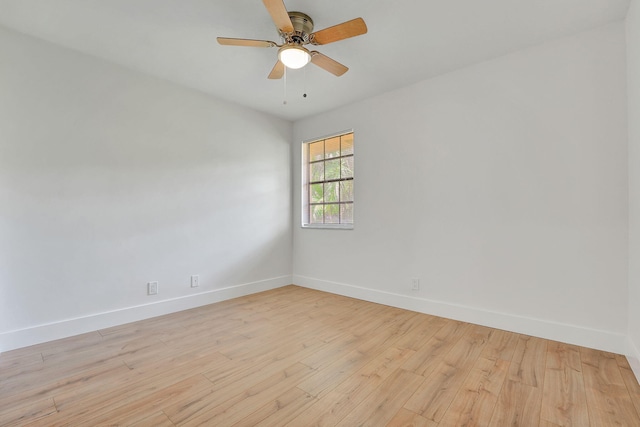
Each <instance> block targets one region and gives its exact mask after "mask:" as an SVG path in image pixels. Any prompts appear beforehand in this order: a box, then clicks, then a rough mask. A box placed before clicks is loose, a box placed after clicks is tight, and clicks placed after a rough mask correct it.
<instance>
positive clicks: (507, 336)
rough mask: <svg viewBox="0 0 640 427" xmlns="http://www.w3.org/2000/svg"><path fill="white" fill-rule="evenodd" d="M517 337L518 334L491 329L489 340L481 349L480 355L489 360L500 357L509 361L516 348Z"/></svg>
mask: <svg viewBox="0 0 640 427" xmlns="http://www.w3.org/2000/svg"><path fill="white" fill-rule="evenodd" d="M518 337H519V335H518V334H516V333H513V332H507V331H503V330H500V329H494V330H493V331H491V335H490V336H489V341H488V342H487V345H486V346H485V347H484V350H483V351H482V357H484V358H485V359H489V360H496V359H502V360H508V361H511V359H512V358H513V353H514V352H515V350H516V345H517V343H518Z"/></svg>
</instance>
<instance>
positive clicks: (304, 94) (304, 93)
mask: <svg viewBox="0 0 640 427" xmlns="http://www.w3.org/2000/svg"><path fill="white" fill-rule="evenodd" d="M303 73H304V75H303V77H302V78H303V81H304V83H303V88H304V92H302V97H303V98H306V97H307V67H304V70H303Z"/></svg>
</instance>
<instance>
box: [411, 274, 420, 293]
mask: <svg viewBox="0 0 640 427" xmlns="http://www.w3.org/2000/svg"><path fill="white" fill-rule="evenodd" d="M411 290H412V291H419V290H420V279H418V278H416V277H414V278H412V279H411Z"/></svg>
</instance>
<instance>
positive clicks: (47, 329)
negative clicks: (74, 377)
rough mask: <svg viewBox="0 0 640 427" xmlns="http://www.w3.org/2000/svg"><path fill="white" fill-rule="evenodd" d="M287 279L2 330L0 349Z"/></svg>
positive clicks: (268, 286)
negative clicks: (18, 328) (13, 329)
mask: <svg viewBox="0 0 640 427" xmlns="http://www.w3.org/2000/svg"><path fill="white" fill-rule="evenodd" d="M291 279H292V277H291V276H281V277H274V278H271V279H266V280H260V281H258V282H252V283H244V284H241V285H235V286H229V287H226V288H221V289H214V290H212V291H207V292H201V293H198V294H193V295H187V296H183V297H179V298H173V299H168V300H163V301H158V302H154V303H151V304H144V305H137V306H133V307H126V308H122V309H119V310H113V311H108V312H103V313H96V314H92V315H90V316H84V317H77V318H74V319H65V320H62V321H59V322H53V323H47V324H44V325H37V326H33V327H29V328H25V329H20V330H15V331H9V332H4V333H2V334H0V353H1V352H4V351H9V350H14V349H17V348H22V347H27V346H30V345H34V344H39V343H42V342H47V341H52V340H56V339H60V338H67V337H71V336H74V335H79V334H84V333H86V332H92V331H97V330H99V329H104V328H109V327H112V326H117V325H122V324H125V323H130V322H135V321H138V320H143V319H148V318H151V317H156V316H162V315H164V314H169V313H175V312H177V311H182V310H188V309H190V308H195V307H200V306H203V305H207V304H213V303H215V302H220V301H225V300H228V299H232V298H237V297H241V296H245V295H250V294H254V293H257V292H262V291H266V290H269V289H275V288H279V287H282V286H286V285H290V284H291V283H292V281H291Z"/></svg>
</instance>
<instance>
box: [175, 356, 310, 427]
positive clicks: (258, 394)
mask: <svg viewBox="0 0 640 427" xmlns="http://www.w3.org/2000/svg"><path fill="white" fill-rule="evenodd" d="M312 371H313V370H312V369H311V368H309V367H308V366H306V365H303V364H302V363H296V364H295V365H292V366H290V367H288V368H286V369H284V370H282V372H279V373H277V374H275V375H273V376H271V377H270V378H267V379H265V380H264V381H262V382H260V383H258V384H255V385H252V386H251V387H249V388H248V389H247V390H246V391H244V392H243V393H240V394H237V395H235V396H230V398H229V399H228V400H227V401H225V402H223V403H222V404H220V405H212V407H210V408H208V409H207V410H206V411H202V412H200V413H199V414H198V415H196V416H192V417H189V418H187V419H186V420H185V421H184V422H182V423H180V425H181V426H185V427H189V426H202V425H233V424H235V423H237V422H239V421H240V420H242V419H243V418H245V417H246V416H247V415H249V414H251V413H253V412H254V411H255V410H256V408H259V407H261V406H263V405H265V404H267V403H269V402H270V401H271V400H272V399H273V396H277V395H280V394H283V393H285V392H286V391H287V390H289V389H290V388H293V387H295V385H296V384H297V383H298V382H300V381H301V380H302V379H304V378H306V377H307V376H308V375H309V374H310V373H311V372H312Z"/></svg>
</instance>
